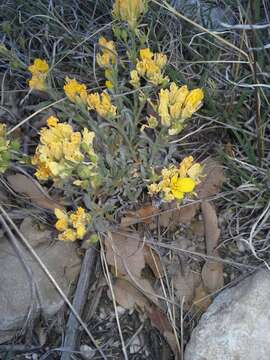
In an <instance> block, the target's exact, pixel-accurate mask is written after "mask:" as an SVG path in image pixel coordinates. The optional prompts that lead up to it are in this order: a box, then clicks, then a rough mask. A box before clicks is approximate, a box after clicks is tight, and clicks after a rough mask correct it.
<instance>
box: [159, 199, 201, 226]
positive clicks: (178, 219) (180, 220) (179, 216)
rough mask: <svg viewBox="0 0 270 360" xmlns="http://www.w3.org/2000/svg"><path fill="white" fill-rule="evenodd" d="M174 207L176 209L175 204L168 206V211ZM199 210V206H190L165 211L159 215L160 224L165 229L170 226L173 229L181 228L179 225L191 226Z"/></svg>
mask: <svg viewBox="0 0 270 360" xmlns="http://www.w3.org/2000/svg"><path fill="white" fill-rule="evenodd" d="M174 207H176V204H175V203H174V204H173V203H171V204H168V206H167V209H166V210H169V209H170V208H174ZM198 208H199V204H188V205H186V206H184V207H182V208H180V209H175V210H172V211H167V212H166V211H165V212H164V213H162V214H160V215H159V224H160V226H162V227H164V228H167V227H168V226H170V228H171V229H173V228H174V227H176V226H179V224H190V223H191V221H192V220H193V219H194V217H195V215H196V212H197V210H198Z"/></svg>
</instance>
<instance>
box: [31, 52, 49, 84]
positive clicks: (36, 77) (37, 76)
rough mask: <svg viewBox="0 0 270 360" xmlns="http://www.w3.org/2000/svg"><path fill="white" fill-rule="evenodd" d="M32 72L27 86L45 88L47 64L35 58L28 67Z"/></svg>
mask: <svg viewBox="0 0 270 360" xmlns="http://www.w3.org/2000/svg"><path fill="white" fill-rule="evenodd" d="M28 70H29V71H30V73H31V74H32V78H31V80H29V86H30V88H31V89H33V90H40V91H44V90H46V78H47V74H48V71H49V65H48V64H47V62H46V61H45V60H42V59H35V61H34V63H33V64H32V65H30V66H29V67H28Z"/></svg>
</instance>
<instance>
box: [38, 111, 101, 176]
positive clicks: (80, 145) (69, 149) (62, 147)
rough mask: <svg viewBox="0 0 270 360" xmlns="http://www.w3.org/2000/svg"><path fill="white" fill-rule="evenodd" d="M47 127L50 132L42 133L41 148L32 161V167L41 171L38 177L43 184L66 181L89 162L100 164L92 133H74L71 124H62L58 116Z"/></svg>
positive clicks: (84, 131)
mask: <svg viewBox="0 0 270 360" xmlns="http://www.w3.org/2000/svg"><path fill="white" fill-rule="evenodd" d="M47 125H48V128H45V127H44V128H42V129H41V130H40V144H39V145H38V146H37V148H36V152H35V155H34V157H33V158H32V164H33V165H35V166H36V168H37V171H36V173H35V175H36V177H37V178H38V179H39V180H48V179H52V180H53V181H55V182H58V181H59V180H60V179H62V180H64V179H66V178H68V177H70V176H71V174H72V173H73V172H74V171H77V168H78V165H79V164H81V163H82V162H83V161H84V160H85V158H86V159H88V161H89V160H90V164H92V165H93V166H94V163H95V164H96V162H97V155H96V154H95V152H94V149H93V139H94V136H95V134H94V133H93V132H90V131H89V130H88V129H84V130H83V134H81V133H80V132H74V131H73V129H72V127H71V126H70V125H69V124H67V123H59V120H58V119H57V118H56V117H55V116H50V117H49V118H48V120H47ZM93 161H94V163H92V162H93Z"/></svg>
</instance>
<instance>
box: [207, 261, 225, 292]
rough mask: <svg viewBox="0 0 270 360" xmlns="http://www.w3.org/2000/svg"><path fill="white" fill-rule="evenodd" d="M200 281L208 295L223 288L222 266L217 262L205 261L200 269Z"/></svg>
mask: <svg viewBox="0 0 270 360" xmlns="http://www.w3.org/2000/svg"><path fill="white" fill-rule="evenodd" d="M202 280H203V283H204V286H205V288H206V290H208V292H209V293H213V292H215V291H217V290H219V289H221V288H222V287H223V286H224V277H223V264H222V263H221V262H217V261H206V262H205V264H204V265H203V268H202Z"/></svg>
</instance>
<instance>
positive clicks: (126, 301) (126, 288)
mask: <svg viewBox="0 0 270 360" xmlns="http://www.w3.org/2000/svg"><path fill="white" fill-rule="evenodd" d="M113 292H114V296H115V299H116V301H117V303H118V304H119V305H121V306H122V307H123V308H125V309H127V310H133V309H134V308H135V305H137V306H138V307H139V308H140V309H142V310H144V309H145V308H148V307H149V306H150V303H149V301H148V300H147V298H146V297H145V296H144V295H143V294H142V293H141V292H140V291H139V290H138V289H136V287H134V286H133V285H132V284H131V283H130V282H129V281H127V280H125V279H117V280H116V282H115V283H114V284H113Z"/></svg>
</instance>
